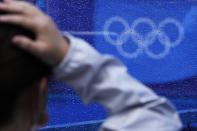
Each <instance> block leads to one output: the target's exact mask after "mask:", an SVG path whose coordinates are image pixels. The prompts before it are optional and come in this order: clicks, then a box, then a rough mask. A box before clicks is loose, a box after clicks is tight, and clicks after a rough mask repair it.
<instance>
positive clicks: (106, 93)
mask: <svg viewBox="0 0 197 131" xmlns="http://www.w3.org/2000/svg"><path fill="white" fill-rule="evenodd" d="M67 37H68V38H69V40H70V49H69V52H68V54H67V56H66V57H65V58H64V60H63V61H62V62H61V63H60V64H59V65H58V66H57V67H56V68H55V69H54V77H55V78H56V79H58V80H61V81H62V82H64V83H66V84H68V85H70V86H72V87H73V88H74V89H75V91H76V92H77V93H78V95H79V96H80V97H81V98H82V100H83V102H84V103H85V104H89V103H92V102H98V103H100V104H101V105H102V106H103V107H104V108H105V109H106V110H107V112H108V114H109V117H108V118H107V119H106V120H105V122H104V123H103V124H102V126H101V128H100V131H179V130H180V129H181V127H182V124H181V122H180V119H179V116H178V114H177V112H176V110H175V108H174V107H173V106H172V105H171V104H170V103H169V102H168V101H167V100H166V99H165V98H163V97H159V96H157V95H156V94H155V93H153V91H152V90H151V89H149V88H148V87H146V86H145V85H143V84H142V83H140V82H139V81H137V80H136V79H134V78H133V77H132V76H130V75H129V74H128V73H127V68H126V67H125V66H124V65H123V64H122V63H121V62H119V61H118V60H116V59H115V58H114V57H112V56H109V55H101V54H100V53H98V52H97V51H96V50H95V49H94V48H93V47H91V46H90V45H89V44H88V43H86V42H85V41H83V40H81V39H79V38H75V37H73V36H70V35H68V34H67Z"/></svg>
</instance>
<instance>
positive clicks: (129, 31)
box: [104, 16, 184, 59]
mask: <svg viewBox="0 0 197 131" xmlns="http://www.w3.org/2000/svg"><path fill="white" fill-rule="evenodd" d="M114 22H119V23H121V24H122V25H123V26H124V30H123V32H122V33H121V34H120V35H119V36H118V35H117V39H116V40H114V39H112V38H111V36H110V34H106V35H105V36H104V37H105V39H106V41H107V42H108V43H110V44H112V45H114V46H116V48H117V50H118V51H119V52H120V54H121V55H122V56H124V57H126V58H136V57H138V56H139V54H141V53H143V51H144V52H145V53H146V54H147V55H148V56H149V57H150V58H153V59H161V58H164V57H165V56H166V55H167V54H169V52H170V49H171V48H174V47H176V46H178V45H179V44H180V43H181V42H182V40H183V39H184V29H183V27H182V26H181V24H180V23H179V22H178V21H177V20H176V19H174V18H167V19H165V20H164V21H162V22H160V23H159V25H158V27H157V26H156V25H155V23H154V22H153V21H152V20H151V19H149V18H138V19H136V20H135V21H134V22H133V23H132V25H131V27H130V26H129V24H128V23H127V22H126V21H125V20H124V19H123V18H122V17H119V16H116V17H111V18H110V19H108V20H107V21H106V23H105V25H104V31H105V32H109V29H110V26H111V24H113V23H114ZM141 23H145V24H148V25H149V26H150V27H151V28H152V30H151V31H150V32H148V33H147V34H146V35H145V36H143V35H141V34H140V33H139V32H137V31H136V27H137V26H138V25H140V24H141ZM167 24H174V25H175V26H176V27H177V28H178V32H179V35H178V38H177V40H175V41H171V40H170V38H169V37H168V36H167V34H166V33H165V32H164V31H163V29H164V27H166V26H167ZM130 37H131V38H132V40H133V42H134V43H135V44H136V45H137V47H138V48H137V49H136V51H135V52H133V53H129V52H126V51H124V49H123V44H124V43H126V42H127V41H128V40H129V38H130ZM157 39H158V40H159V42H160V43H161V44H162V45H163V46H164V47H165V48H164V50H163V51H162V52H161V53H158V54H155V53H153V52H151V50H150V49H149V46H150V45H152V44H153V43H154V42H155V41H156V40H157Z"/></svg>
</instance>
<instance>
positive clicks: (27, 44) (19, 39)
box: [12, 36, 38, 54]
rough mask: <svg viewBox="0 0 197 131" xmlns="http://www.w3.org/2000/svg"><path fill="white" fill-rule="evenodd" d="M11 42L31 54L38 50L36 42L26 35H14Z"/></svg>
mask: <svg viewBox="0 0 197 131" xmlns="http://www.w3.org/2000/svg"><path fill="white" fill-rule="evenodd" d="M12 42H13V43H14V44H15V45H16V46H18V47H20V48H22V49H24V50H26V51H28V52H30V53H33V54H35V53H36V52H37V50H38V49H37V48H38V47H37V44H36V43H35V42H34V41H33V40H31V39H30V38H28V37H26V36H15V37H14V38H13V40H12Z"/></svg>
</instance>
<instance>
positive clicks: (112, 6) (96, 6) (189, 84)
mask: <svg viewBox="0 0 197 131" xmlns="http://www.w3.org/2000/svg"><path fill="white" fill-rule="evenodd" d="M35 4H37V6H38V7H40V8H41V9H42V10H43V11H44V12H45V13H47V14H49V15H50V16H51V17H52V18H53V19H54V21H55V22H56V24H57V25H58V28H59V29H60V30H62V31H68V32H70V31H72V32H73V31H75V32H84V31H85V32H87V31H88V32H103V31H104V30H103V28H104V24H105V22H106V21H107V20H108V19H109V18H111V17H113V16H120V17H122V18H123V19H125V20H126V21H127V22H128V23H129V25H130V26H131V24H132V23H133V22H134V21H135V20H136V19H137V18H139V17H146V18H150V19H151V20H152V21H153V22H154V23H155V24H156V25H157V26H158V25H159V23H160V22H161V21H163V20H164V19H166V18H168V17H172V18H175V19H176V20H178V21H179V22H180V23H181V25H182V27H183V29H184V39H183V41H182V42H181V43H180V45H178V46H176V47H174V48H171V49H170V52H169V54H168V55H166V57H164V58H162V59H152V58H150V57H148V55H147V54H146V53H145V52H143V53H142V54H140V55H139V56H138V57H137V58H134V59H128V58H126V57H123V56H122V55H120V53H119V52H118V51H117V49H116V47H115V46H114V45H111V44H109V43H108V42H107V41H106V40H105V38H104V35H79V34H78V35H76V34H73V35H76V36H78V37H81V38H83V39H85V40H87V41H88V42H89V43H90V44H91V45H92V46H93V47H95V48H96V49H97V50H98V51H99V52H101V53H103V54H111V55H114V56H115V57H116V58H118V59H119V60H120V61H122V62H123V63H124V64H125V65H126V66H127V67H128V71H129V73H130V74H131V75H132V76H134V77H136V78H137V79H139V80H141V81H142V82H144V83H145V84H146V85H147V86H149V87H150V88H152V89H153V90H154V91H156V92H157V93H158V94H159V95H163V96H167V97H168V98H169V100H171V101H172V102H173V103H174V104H175V106H176V108H177V109H178V111H179V113H180V115H181V117H182V120H183V122H184V123H188V122H196V121H197V119H196V117H194V116H193V114H192V113H191V112H196V111H195V110H194V109H196V108H197V104H196V98H197V97H196V93H197V89H196V86H197V59H196V58H197V45H196V44H197V38H196V36H197V31H196V29H197V2H192V1H189V0H177V1H172V0H166V1H163V0H150V1H147V2H144V1H140V2H139V1H137V0H136V1H135V0H134V1H128V0H124V1H123V0H116V1H106V0H95V1H92V0H77V1H76V0H57V1H54V0H46V1H45V0H37V2H35ZM166 27H167V28H165V30H164V31H165V32H166V33H167V34H168V36H169V38H170V39H172V40H175V39H176V38H177V34H178V33H177V30H176V28H174V27H173V26H170V25H169V26H166ZM122 30H123V28H122V25H120V24H119V23H116V24H114V25H112V27H111V28H110V32H116V33H118V34H120V33H121V32H122ZM138 30H139V32H140V33H142V34H146V33H147V32H146V31H147V30H148V31H149V30H150V29H149V28H148V27H147V25H143V24H142V25H140V26H139V29H138ZM114 39H116V38H114ZM123 48H124V50H125V51H127V52H132V51H134V50H135V49H136V46H135V44H134V42H133V41H132V39H129V41H128V42H126V43H124V46H123ZM150 49H151V51H153V52H155V53H159V52H161V51H163V46H162V45H161V43H160V42H159V41H158V40H157V41H156V42H155V43H154V44H153V45H152V46H150ZM49 87H50V90H49V93H50V95H49V104H48V107H49V113H50V116H51V120H50V123H49V126H54V125H62V124H70V123H76V122H84V121H95V120H102V119H104V118H105V117H106V116H107V114H106V112H105V111H104V109H103V108H102V107H101V106H100V105H98V104H93V105H90V106H85V105H83V104H82V102H81V100H80V98H78V97H77V96H76V94H75V92H74V91H73V90H72V88H69V87H68V86H66V85H64V84H63V83H61V82H58V81H55V80H51V82H50V84H49Z"/></svg>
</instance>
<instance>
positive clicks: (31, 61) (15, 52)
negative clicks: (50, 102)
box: [0, 12, 51, 131]
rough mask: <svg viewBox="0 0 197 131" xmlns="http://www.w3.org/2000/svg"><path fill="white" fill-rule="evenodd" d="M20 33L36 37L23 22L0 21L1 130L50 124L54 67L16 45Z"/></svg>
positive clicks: (22, 128)
mask: <svg viewBox="0 0 197 131" xmlns="http://www.w3.org/2000/svg"><path fill="white" fill-rule="evenodd" d="M0 14H2V12H0ZM17 34H22V35H26V36H28V37H30V38H32V39H35V38H36V36H35V34H34V33H33V32H31V31H29V30H27V29H24V28H22V27H20V26H17V25H12V24H5V23H0V104H1V108H0V130H12V128H15V131H17V130H20V131H23V130H29V129H28V128H31V126H33V125H36V124H37V125H39V124H40V125H43V124H46V123H45V122H46V117H47V111H46V105H47V89H46V87H47V81H48V77H49V76H50V74H51V67H50V66H49V65H47V64H45V63H44V62H42V61H41V60H39V59H37V57H35V56H33V55H31V54H29V53H27V52H25V51H24V50H22V49H19V48H18V47H16V46H15V45H14V44H13V43H12V38H13V36H15V35H17Z"/></svg>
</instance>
